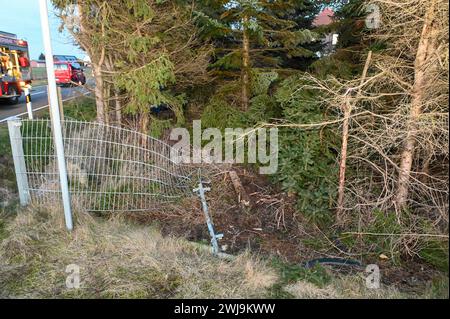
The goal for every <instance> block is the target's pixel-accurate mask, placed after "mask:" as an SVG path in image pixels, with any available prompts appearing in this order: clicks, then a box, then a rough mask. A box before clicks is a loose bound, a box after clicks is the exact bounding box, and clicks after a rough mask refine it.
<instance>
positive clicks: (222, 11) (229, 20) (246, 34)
mask: <svg viewBox="0 0 450 319" xmlns="http://www.w3.org/2000/svg"><path fill="white" fill-rule="evenodd" d="M204 7H205V8H206V9H205V10H203V11H202V12H201V14H200V17H201V19H200V22H201V23H202V25H203V32H204V33H203V34H204V35H206V36H208V37H210V38H212V39H213V41H214V44H215V46H216V61H215V63H214V64H213V65H212V67H213V68H214V69H215V70H216V74H218V75H220V76H223V77H236V76H237V75H239V76H240V81H241V105H242V109H244V110H247V109H248V107H249V100H250V98H251V96H252V93H251V88H250V86H251V74H252V72H251V71H252V68H258V69H263V70H264V69H265V70H273V69H277V68H281V67H282V64H283V61H284V60H285V59H286V58H294V57H311V56H313V55H314V53H313V52H312V51H310V50H308V49H306V48H305V44H307V43H310V42H313V41H314V40H315V35H314V33H313V32H311V31H310V30H309V29H307V28H306V27H307V26H308V24H310V22H311V21H312V20H311V19H310V20H311V21H310V22H309V23H308V22H306V20H305V21H304V23H303V24H302V26H301V27H305V28H301V27H300V26H299V25H298V23H297V22H296V20H297V21H301V18H300V15H301V14H302V12H304V11H302V10H303V9H304V8H306V7H307V8H312V7H313V1H308V0H303V1H299V0H297V1H295V0H292V1H260V0H231V1H204ZM210 8H214V10H211V9H210ZM311 12H312V11H311Z"/></svg>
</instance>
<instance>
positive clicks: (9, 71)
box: [0, 31, 31, 104]
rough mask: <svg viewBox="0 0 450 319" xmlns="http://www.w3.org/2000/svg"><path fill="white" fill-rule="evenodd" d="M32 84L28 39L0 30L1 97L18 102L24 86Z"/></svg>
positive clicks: (14, 102)
mask: <svg viewBox="0 0 450 319" xmlns="http://www.w3.org/2000/svg"><path fill="white" fill-rule="evenodd" d="M30 85H31V67H30V60H29V53H28V43H27V41H24V40H21V39H18V38H17V36H16V35H15V34H12V33H8V32H3V31H0V99H7V100H8V101H9V102H10V103H12V104H16V103H17V102H18V101H19V97H20V96H21V95H22V91H23V88H25V87H27V86H28V87H29V86H30Z"/></svg>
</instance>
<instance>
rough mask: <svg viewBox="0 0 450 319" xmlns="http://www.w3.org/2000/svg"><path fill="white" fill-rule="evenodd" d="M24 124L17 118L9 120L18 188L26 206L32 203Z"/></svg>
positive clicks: (21, 199)
mask: <svg viewBox="0 0 450 319" xmlns="http://www.w3.org/2000/svg"><path fill="white" fill-rule="evenodd" d="M21 126H22V122H21V121H20V120H19V119H17V118H11V119H8V130H9V139H10V141H11V150H12V156H13V160H14V171H15V173H16V180H17V188H18V190H19V199H20V205H22V206H26V205H28V204H29V203H30V190H29V187H28V176H27V169H26V165H25V156H24V153H23V142H22V134H21V132H20V127H21Z"/></svg>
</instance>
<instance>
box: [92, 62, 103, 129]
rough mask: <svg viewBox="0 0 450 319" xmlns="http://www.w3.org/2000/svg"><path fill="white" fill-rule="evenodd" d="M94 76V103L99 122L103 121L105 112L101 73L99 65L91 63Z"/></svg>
mask: <svg viewBox="0 0 450 319" xmlns="http://www.w3.org/2000/svg"><path fill="white" fill-rule="evenodd" d="M92 67H93V71H94V77H95V88H94V93H95V105H96V108H97V121H98V122H100V123H105V122H106V121H105V118H106V113H105V97H104V88H103V75H102V71H101V67H100V66H98V65H93V66H92Z"/></svg>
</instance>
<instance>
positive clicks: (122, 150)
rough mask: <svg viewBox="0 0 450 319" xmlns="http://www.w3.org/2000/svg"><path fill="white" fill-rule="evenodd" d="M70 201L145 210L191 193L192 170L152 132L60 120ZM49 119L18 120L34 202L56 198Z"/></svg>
mask: <svg viewBox="0 0 450 319" xmlns="http://www.w3.org/2000/svg"><path fill="white" fill-rule="evenodd" d="M62 127H63V140H64V153H65V158H66V166H67V174H68V180H69V190H70V194H71V199H72V205H74V206H76V207H80V208H83V209H86V210H89V211H145V210H148V209H151V208H152V207H154V206H155V204H158V205H159V204H161V203H165V202H173V201H177V200H180V199H181V198H183V197H184V196H186V195H188V194H191V193H192V191H191V182H190V170H189V168H188V167H187V166H185V165H182V164H177V163H175V162H174V161H172V160H171V158H170V156H171V147H170V146H169V145H168V144H166V143H164V142H162V141H160V140H158V139H155V138H152V137H150V136H147V135H144V134H141V133H138V132H135V131H131V130H127V129H123V128H120V127H114V126H109V125H105V124H101V123H95V122H81V121H75V120H65V121H64V122H62ZM52 136H53V135H52V131H51V123H50V120H47V119H38V120H22V121H21V141H16V142H17V143H22V145H23V154H24V155H23V157H24V160H25V167H26V171H25V172H22V173H23V174H26V176H27V178H28V185H29V189H28V191H29V194H30V196H31V200H32V201H33V202H37V203H41V204H45V203H50V202H53V201H54V200H56V199H57V200H59V198H60V187H59V175H58V167H57V163H56V155H55V151H54V145H53V137H52Z"/></svg>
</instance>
